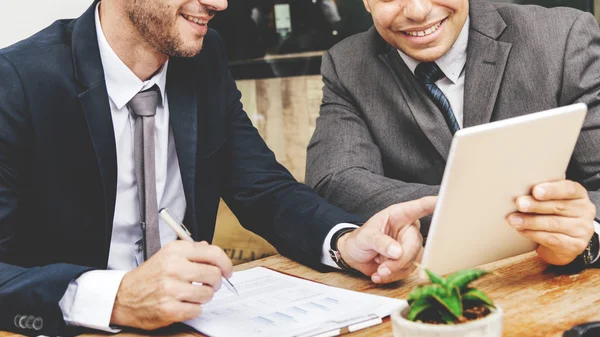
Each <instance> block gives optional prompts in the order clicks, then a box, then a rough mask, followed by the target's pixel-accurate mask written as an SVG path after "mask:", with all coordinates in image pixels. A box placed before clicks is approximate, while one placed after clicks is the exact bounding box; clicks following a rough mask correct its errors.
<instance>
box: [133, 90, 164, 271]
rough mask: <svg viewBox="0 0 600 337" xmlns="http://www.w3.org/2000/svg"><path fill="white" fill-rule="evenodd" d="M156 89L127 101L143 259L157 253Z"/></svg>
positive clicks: (158, 239) (157, 94)
mask: <svg viewBox="0 0 600 337" xmlns="http://www.w3.org/2000/svg"><path fill="white" fill-rule="evenodd" d="M159 95H160V92H159V91H158V88H157V87H156V86H154V87H152V88H151V89H149V90H147V91H142V92H140V93H138V94H137V95H135V97H133V98H132V99H131V101H129V107H130V108H131V111H132V113H133V116H134V117H135V136H134V157H135V176H136V180H137V186H138V195H139V199H140V217H141V221H142V231H143V233H144V259H146V260H147V259H149V258H150V257H151V256H152V255H153V254H154V253H156V252H157V251H158V250H160V233H159V231H158V201H157V198H156V171H155V167H154V166H155V162H154V158H155V154H154V152H155V148H154V115H156V107H157V105H158V100H159V99H160V96H159Z"/></svg>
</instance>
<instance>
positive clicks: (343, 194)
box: [306, 53, 439, 217]
mask: <svg viewBox="0 0 600 337" xmlns="http://www.w3.org/2000/svg"><path fill="white" fill-rule="evenodd" d="M321 73H322V75H323V84H324V86H323V102H322V104H321V111H320V115H319V118H318V119H317V126H316V129H315V133H314V134H313V136H312V139H311V141H310V144H309V145H308V156H307V164H306V183H307V184H308V185H309V186H311V187H313V188H314V189H315V191H317V192H318V193H319V194H320V195H322V196H324V197H325V198H326V199H328V200H329V201H330V202H331V203H333V204H334V205H337V206H339V207H342V208H344V209H346V210H348V211H350V212H356V213H358V214H361V215H363V216H367V217H370V216H372V215H373V214H375V213H377V212H379V211H380V210H382V209H384V208H386V207H388V206H390V205H392V204H396V203H400V202H405V201H409V200H413V199H418V198H421V197H424V196H429V195H437V194H438V191H439V186H430V185H423V184H415V183H407V182H403V181H400V180H395V179H390V178H387V177H385V172H384V169H383V162H382V159H381V153H380V151H379V147H378V146H377V144H376V143H375V142H374V141H373V138H372V137H371V134H370V132H369V129H368V127H367V125H366V124H365V121H364V120H363V118H362V116H361V113H360V112H359V111H358V109H357V108H356V104H355V103H354V102H353V98H352V97H351V95H350V94H349V93H348V91H347V90H346V89H345V88H344V84H343V83H341V81H340V80H339V78H338V75H337V72H336V68H335V64H334V61H333V59H332V57H331V55H330V54H329V53H325V54H324V55H323V61H322V65H321ZM402 146H403V145H402V144H398V151H401V150H402Z"/></svg>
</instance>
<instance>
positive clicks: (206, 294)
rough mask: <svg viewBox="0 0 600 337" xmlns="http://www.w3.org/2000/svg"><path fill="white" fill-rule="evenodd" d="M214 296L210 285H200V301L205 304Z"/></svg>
mask: <svg viewBox="0 0 600 337" xmlns="http://www.w3.org/2000/svg"><path fill="white" fill-rule="evenodd" d="M214 296H215V291H214V290H213V288H211V287H207V286H202V288H201V289H200V301H201V303H203V304H205V303H208V302H210V301H211V300H212V299H213V297H214Z"/></svg>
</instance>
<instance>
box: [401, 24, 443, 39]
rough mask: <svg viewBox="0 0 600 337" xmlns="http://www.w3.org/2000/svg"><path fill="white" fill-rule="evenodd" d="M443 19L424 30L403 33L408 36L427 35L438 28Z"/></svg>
mask: <svg viewBox="0 0 600 337" xmlns="http://www.w3.org/2000/svg"><path fill="white" fill-rule="evenodd" d="M442 22H443V21H440V23H438V24H437V25H435V26H431V27H429V28H427V29H425V30H422V31H420V32H404V34H407V35H410V36H427V35H429V34H431V33H433V32H435V31H436V30H438V28H440V26H441V25H442Z"/></svg>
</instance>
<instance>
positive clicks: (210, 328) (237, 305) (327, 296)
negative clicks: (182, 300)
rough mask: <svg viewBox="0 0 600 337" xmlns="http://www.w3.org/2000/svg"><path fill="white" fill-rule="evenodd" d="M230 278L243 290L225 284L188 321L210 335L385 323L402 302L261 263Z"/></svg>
mask: <svg viewBox="0 0 600 337" xmlns="http://www.w3.org/2000/svg"><path fill="white" fill-rule="evenodd" d="M230 281H231V282H232V283H233V284H234V285H235V287H236V289H237V290H238V292H239V296H238V295H235V294H233V293H231V292H230V291H229V290H227V288H225V287H221V289H220V290H219V291H218V292H217V293H216V294H215V296H214V298H213V300H212V301H211V302H210V303H208V304H206V305H204V307H203V312H202V315H200V316H199V317H197V318H195V319H192V320H189V321H187V322H185V323H186V324H187V325H189V326H191V327H193V328H194V329H196V330H198V331H200V332H202V333H204V334H207V335H209V336H211V337H239V336H245V337H255V336H256V337H259V336H260V337H267V336H278V337H294V336H296V337H309V336H334V335H337V333H335V332H336V331H337V332H338V333H339V331H340V329H342V328H346V329H347V328H348V327H350V331H354V330H357V329H359V328H363V327H367V326H371V325H375V324H377V323H380V322H381V318H383V317H385V316H389V314H390V312H391V311H392V310H393V309H395V308H397V307H399V306H400V305H401V304H402V303H403V301H402V300H398V299H394V298H388V297H383V296H376V295H370V294H363V293H360V292H355V291H350V290H346V289H341V288H335V287H330V286H327V285H323V284H319V283H316V282H312V281H307V280H304V279H300V278H296V277H293V276H288V275H285V274H281V273H278V272H276V271H273V270H270V269H267V268H262V267H257V268H252V269H249V270H245V271H240V272H235V273H234V274H233V276H232V278H231V279H230ZM370 322H372V323H370ZM353 327H354V330H353ZM342 331H343V330H342Z"/></svg>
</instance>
